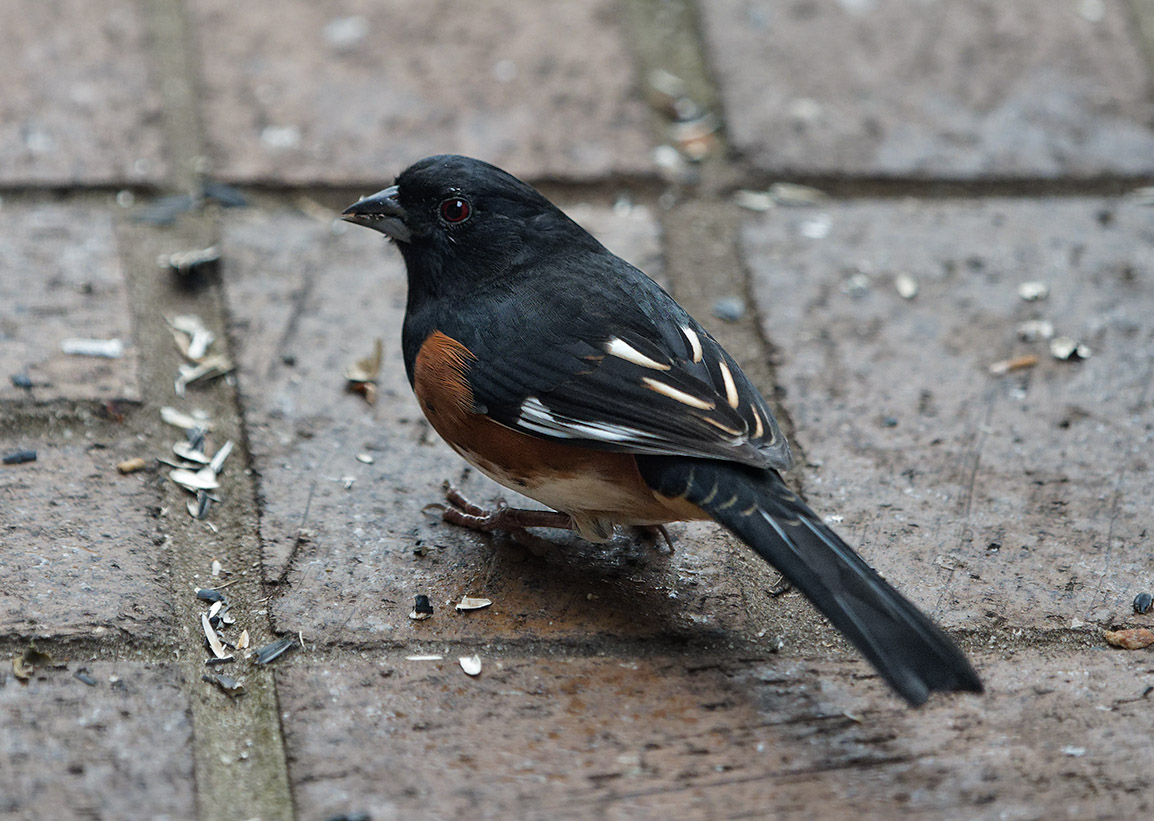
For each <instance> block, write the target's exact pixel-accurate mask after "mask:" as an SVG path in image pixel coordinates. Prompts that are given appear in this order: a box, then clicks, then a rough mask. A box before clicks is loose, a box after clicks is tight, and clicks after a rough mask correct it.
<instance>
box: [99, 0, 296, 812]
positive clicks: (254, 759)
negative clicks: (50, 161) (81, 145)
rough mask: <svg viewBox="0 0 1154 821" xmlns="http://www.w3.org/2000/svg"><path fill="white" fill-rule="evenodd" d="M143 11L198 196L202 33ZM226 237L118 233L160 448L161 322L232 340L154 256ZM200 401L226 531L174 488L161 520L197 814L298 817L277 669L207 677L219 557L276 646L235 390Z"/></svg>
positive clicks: (146, 417)
mask: <svg viewBox="0 0 1154 821" xmlns="http://www.w3.org/2000/svg"><path fill="white" fill-rule="evenodd" d="M141 3H142V6H141V8H142V12H143V14H144V16H145V19H146V21H147V25H148V28H149V32H150V35H151V37H150V40H149V45H150V58H151V60H152V66H153V68H154V71H155V72H156V83H157V85H158V87H159V89H160V91H161V94H162V97H163V99H164V123H163V128H164V136H165V147H166V155H167V156H168V157H169V160H170V164H171V165H170V168H169V173H168V184H169V185H170V186H171V187H172V188H174V189H177V190H185V191H191V192H194V193H196V192H197V190H198V188H199V182H200V180H199V178H200V176H201V174H202V173H204V171H205V170H206V163H205V160H204V159H203V158H204V146H205V136H204V130H203V127H202V123H201V120H200V108H199V102H200V99H201V98H200V96H199V95H198V93H197V92H198V89H197V87H196V79H195V78H196V77H197V76H198V66H197V56H196V51H195V43H194V39H193V38H194V36H195V32H194V31H193V30H192V28H191V27H190V26H189V25H188V24H187V21H186V20H185V18H184V11H185V10H184V5H183V3H182V2H180V0H141ZM220 234H221V224H220V217H219V211H215V212H210V213H199V214H197V213H193V214H189V215H186V216H184V217H182V218H181V220H180V221H179V222H178V223H177V225H176V226H175V227H174V228H172V229H168V230H166V231H159V230H157V229H155V228H152V227H150V226H145V225H139V224H127V223H122V224H121V225H120V226H119V236H121V237H122V238H123V237H124V236H128V237H130V238H131V241H130V242H126V243H122V245H121V257H122V260H123V261H124V265H125V271H126V276H127V278H128V284H129V294H130V302H131V305H132V310H133V314H134V317H133V318H134V325H135V327H136V329H137V330H136V334H137V337H138V341H139V343H140V349H141V352H142V358H141V371H142V380H143V383H144V385H145V386H146V391H145V394H146V399H145V402H144V408H143V411H144V413H143V414H142V415H141V420H140V425H141V427H142V428H144V429H146V430H147V431H148V433H150V434H154V436H153V440H154V441H156V442H157V444H160V443H162V442H165V441H167V440H168V439H169V438H171V436H172V434H171V430H170V429H165V428H164V427H163V426H162V425H161V424H160V423H159V419H158V410H159V406H160V405H162V404H170V403H171V404H177V398H176V397H175V396H173V395H172V394H171V393H170V392H169V390H166V389H164V388H165V387H166V386H167V385H169V384H171V382H170V380H171V378H172V376H173V375H174V374H175V372H176V366H177V365H178V364H179V363H180V361H181V359H180V356H179V354H178V353H177V352H176V350H175V346H174V345H173V344H172V341H171V338H170V336H169V334H168V331H167V329H166V328H165V327H164V325H163V322H162V321H161V320H160V318H159V317H158V316H157V313H163V314H165V315H169V314H174V313H185V312H191V313H197V314H199V315H200V316H201V317H202V319H203V320H204V321H205V324H206V325H207V326H208V327H209V328H210V329H212V330H213V331H214V332H215V333H216V337H217V342H216V345H217V346H218V349H219V350H224V351H226V352H227V345H228V341H229V340H228V335H227V334H226V333H225V322H226V317H225V312H224V309H223V293H222V289H221V285H220V282H219V281H209V282H208V283H206V284H205V286H204V287H203V288H202V289H200V290H199V291H191V292H190V291H188V290H182V289H180V288H178V287H176V286H175V285H174V284H173V283H171V282H170V281H168V280H166V279H165V278H164V277H163V275H161V274H159V273H158V271H157V269H156V267H155V259H156V256H157V254H158V252H162V251H165V252H171V251H173V250H181V249H183V248H191V247H197V248H199V247H206V246H207V245H211V244H216V242H217V241H219V238H220ZM192 402H194V403H195V404H197V405H200V406H207V407H208V408H209V410H210V412H211V413H212V416H213V420H214V423H215V424H216V426H217V430H216V431H215V432H214V445H215V446H216V447H219V446H220V445H221V444H223V442H224V441H225V439H226V438H232V439H234V440H235V441H236V442H237V444H238V447H237V448H236V452H234V454H233V455H232V457H231V459H230V463H229V464H228V465H226V467H225V470H224V472H223V473H222V475H221V481H222V489H221V495H222V496H223V497H224V502H223V504H222V505H218V506H216V507H214V508H213V510H212V512H211V513H210V516H209V519H210V520H211V521H214V522H216V523H217V524H218V525H219V531H218V532H209V531H208V530H207V529H206V528H205V526H204V524H203V523H202V522H199V521H196V520H193V519H191V518H190V517H189V516H188V515H187V513H186V512H185V510H184V506H185V505H184V502H185V497H184V494H183V491H180V490H177V489H175V488H173V487H172V486H171V485H169V484H167V483H166V486H165V488H164V489H163V490H162V494H163V499H164V503H167V504H169V507H170V508H171V509H170V510H169V514H168V516H167V518H166V519H163V520H162V530H163V532H164V533H165V535H166V536H167V537H168V541H167V543H166V553H167V559H168V564H169V567H170V570H171V574H172V576H171V584H170V588H171V590H172V592H173V610H174V612H175V619H176V621H175V624H174V625H173V626H174V633H175V635H174V641H175V643H176V646H177V651H176V655H177V661H176V664H177V666H178V668H179V669H180V671H181V689H182V691H183V692H184V694H185V696H186V698H187V700H188V704H189V706H190V710H191V719H192V738H193V749H192V755H193V771H194V779H195V794H196V805H197V816H198V817H199V818H202V819H210V818H218V817H220V816H221V814H222V812H226V813H227V814H228V815H230V816H231V817H246V818H254V817H259V818H261V819H264V821H269V820H270V819H289V818H292V817H294V808H293V798H292V790H291V782H290V779H289V774H288V764H287V751H286V750H285V745H284V734H283V728H282V726H281V720H280V706H279V700H278V698H277V691H276V678H275V674H274V672H273V671H272V670H267V669H265V668H255V667H252V666H251V665H248V664H246V663H245V662H244V661H243V660H240V661H238V662H237V663H235V664H234V665H232V667H233V668H235V669H233V670H231V671H218V672H227V673H228V674H229V675H232V676H234V677H237V678H243V680H244V687H245V693H244V695H242V696H240V697H238V698H235V699H234V698H230V697H228V696H226V695H225V694H223V693H221V692H218V691H217V690H216V688H214V687H212V686H211V685H210V684H208V683H206V682H204V681H202V680H201V677H202V676H203V675H204V674H205V673H206V672H208V670H207V668H205V666H204V658H205V652H204V649H203V639H202V638H201V636H200V632H199V630H198V629H197V628H198V627H199V619H200V616H201V614H202V613H203V612H204V609H205V608H204V603H203V602H200V601H199V600H197V599H196V598H195V597H194V596H193V595H192V591H191V589H190V585H189V583H190V582H191V581H192V580H193V578H194V577H199V578H198V581H199V580H203V579H206V578H207V577H208V574H207V571H208V568H209V565H210V563H211V561H212V559H213V558H215V557H216V556H220V557H221V558H222V559H225V561H226V563H227V564H228V565H232V569H234V570H235V571H241V572H247V573H251V574H255V575H254V576H253V581H254V582H256V584H255V585H237V586H236V587H233V588H231V589H230V590H229V593H228V598H229V601H230V602H231V604H232V607H233V612H234V614H235V615H236V618H237V620H238V623H240V624H241V625H244V626H247V627H248V628H249V630H250V633H251V634H252V636H253V645H254V646H260V644H262V643H264V642H266V641H268V640H269V639H271V638H272V635H273V627H272V622H271V618H270V616H269V615H268V613H267V607H265V608H263V609H264V610H265V612H264V614H263V615H261V614H260V612H259V611H260V610H261V609H262V605H261V604H260V601H261V599H262V598H263V597H264V596H265V594H266V590H265V587H266V586H267V585H266V584H265V580H264V579H263V567H262V563H261V550H260V542H259V536H258V535H257V532H258V528H257V522H258V521H259V509H258V502H257V499H258V496H257V493H256V488H255V479H254V477H253V475H252V473H251V471H250V470H248V467H249V454H248V447H247V436H246V435H245V431H244V423H243V414H242V412H241V410H242V409H241V404H240V397H239V393H238V391H237V389H236V387H235V386H232V387H229V386H226V385H225V384H224V383H223V382H219V381H218V382H217V383H216V384H214V385H212V386H210V387H207V388H205V389H202V390H200V391H198V393H197V395H196V396H195V397H192ZM190 404H191V403H190ZM201 586H206V585H204V584H202V585H201ZM226 808H227V809H226Z"/></svg>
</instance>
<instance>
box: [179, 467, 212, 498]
mask: <svg viewBox="0 0 1154 821" xmlns="http://www.w3.org/2000/svg"><path fill="white" fill-rule="evenodd" d="M168 478H169V479H171V480H172V481H174V482H175V483H176V484H178V485H180V486H181V487H182V488H184V489H185V490H187V491H191V492H192V493H196V492H197V491H198V490H216V489H217V488H218V487H220V482H218V481H217V479H216V472H215V471H213V469H212V468H211V467H205V468H201V469H200V470H186V469H184V468H176V469H175V470H172V471H169V474H168Z"/></svg>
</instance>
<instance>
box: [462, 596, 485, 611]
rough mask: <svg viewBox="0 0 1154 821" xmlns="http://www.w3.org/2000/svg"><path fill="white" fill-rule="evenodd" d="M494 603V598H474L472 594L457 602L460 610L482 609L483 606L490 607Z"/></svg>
mask: <svg viewBox="0 0 1154 821" xmlns="http://www.w3.org/2000/svg"><path fill="white" fill-rule="evenodd" d="M492 603H493V600H492V599H482V598H474V597H472V596H462V597H461V600H460V601H459V602H457V609H458V610H462V611H464V610H480V609H481V608H483V607H488V606H490V605H491V604H492Z"/></svg>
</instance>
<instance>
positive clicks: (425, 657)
mask: <svg viewBox="0 0 1154 821" xmlns="http://www.w3.org/2000/svg"><path fill="white" fill-rule="evenodd" d="M444 658H445V657H444V656H442V655H438V654H437V653H426V654H424V655H421V654H417V655H415V656H405V661H442V660H444Z"/></svg>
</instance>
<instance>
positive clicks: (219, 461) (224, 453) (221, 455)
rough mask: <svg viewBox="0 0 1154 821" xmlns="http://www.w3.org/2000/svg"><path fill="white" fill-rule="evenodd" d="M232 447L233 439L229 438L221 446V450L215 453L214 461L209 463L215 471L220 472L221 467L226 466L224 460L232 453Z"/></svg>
mask: <svg viewBox="0 0 1154 821" xmlns="http://www.w3.org/2000/svg"><path fill="white" fill-rule="evenodd" d="M232 448H233V444H232V440H231V439H229V440H228V441H227V442H225V443H224V444H223V445H221V446H220V450H218V451H217V452H216V453H214V454H213V456H212V461H211V462H209V463H208V466H209V468H210V469H211V470H212V472H213V473H220V471H221V468H223V467H224V460H225V459H227V458H228V455H229V454H230V453H232Z"/></svg>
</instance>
